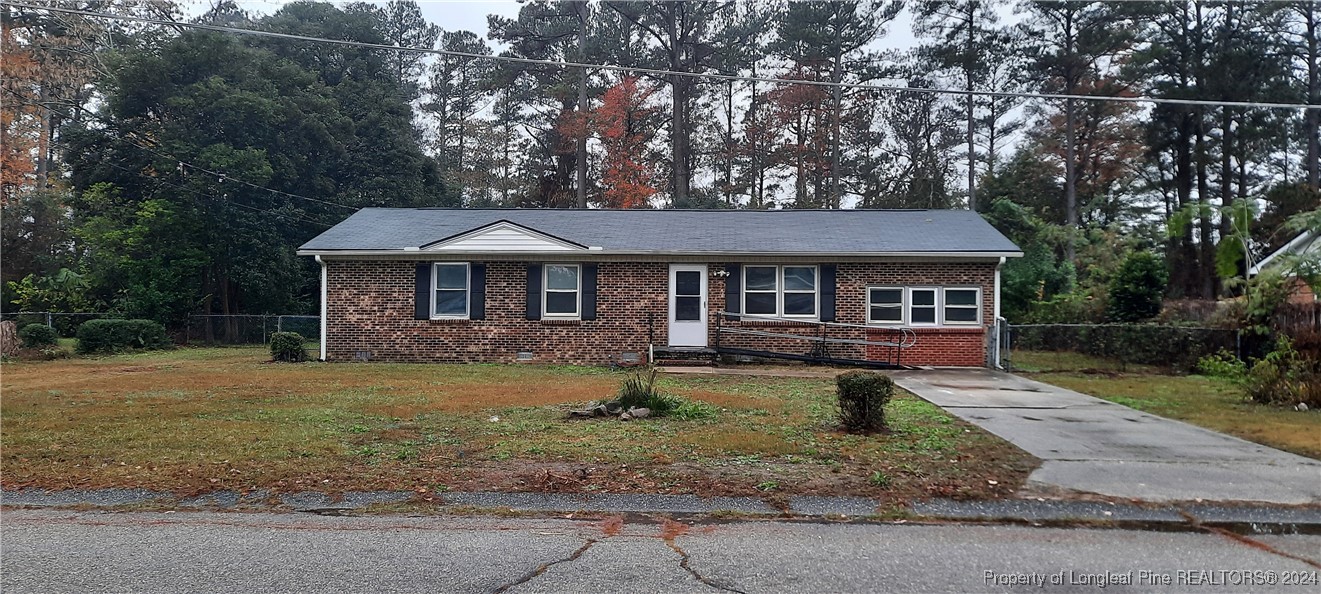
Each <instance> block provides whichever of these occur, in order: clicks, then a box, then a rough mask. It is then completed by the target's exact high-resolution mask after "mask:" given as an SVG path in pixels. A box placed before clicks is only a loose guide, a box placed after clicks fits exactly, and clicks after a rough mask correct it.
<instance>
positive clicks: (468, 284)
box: [431, 262, 472, 320]
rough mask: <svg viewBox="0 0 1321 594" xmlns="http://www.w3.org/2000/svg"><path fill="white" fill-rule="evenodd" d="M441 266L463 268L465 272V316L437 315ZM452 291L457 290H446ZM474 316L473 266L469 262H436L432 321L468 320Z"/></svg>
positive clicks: (432, 282)
mask: <svg viewBox="0 0 1321 594" xmlns="http://www.w3.org/2000/svg"><path fill="white" fill-rule="evenodd" d="M441 266H462V267H463V270H464V278H465V282H464V285H463V293H464V300H463V314H462V315H459V314H438V313H436V293H437V292H439V291H441V290H442V289H441V288H440V267H441ZM444 290H447V291H452V290H455V289H444ZM471 315H472V265H471V264H469V263H467V262H436V263H434V264H432V265H431V319H433V320H466V319H468V317H469V316H471Z"/></svg>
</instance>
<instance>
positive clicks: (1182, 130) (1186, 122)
mask: <svg viewBox="0 0 1321 594" xmlns="http://www.w3.org/2000/svg"><path fill="white" fill-rule="evenodd" d="M1192 127H1193V122H1192V113H1191V112H1185V113H1184V114H1182V116H1181V117H1180V118H1179V129H1178V131H1177V132H1176V138H1175V156H1174V160H1175V163H1174V183H1175V196H1176V197H1177V202H1178V204H1177V205H1176V206H1175V211H1176V212H1177V211H1179V210H1182V209H1184V208H1187V207H1188V205H1190V204H1192V199H1193V197H1192V195H1193V184H1194V179H1193V178H1194V177H1195V175H1194V173H1193V159H1192V150H1191V143H1192ZM1167 220H1168V219H1167ZM1177 253H1178V254H1179V256H1178V262H1176V263H1175V265H1174V266H1172V267H1171V268H1172V269H1173V270H1174V271H1175V272H1176V273H1177V274H1178V278H1179V285H1180V287H1181V290H1182V292H1183V296H1184V297H1192V296H1194V295H1196V294H1197V276H1198V275H1197V251H1196V246H1195V245H1194V244H1193V231H1192V226H1191V225H1189V226H1187V227H1186V228H1184V230H1183V233H1181V234H1180V235H1179V237H1178V250H1177Z"/></svg>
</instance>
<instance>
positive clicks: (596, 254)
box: [297, 249, 1023, 262]
mask: <svg viewBox="0 0 1321 594" xmlns="http://www.w3.org/2000/svg"><path fill="white" fill-rule="evenodd" d="M549 253H557V252H549ZM558 253H565V254H568V253H570V252H558ZM572 253H573V254H574V257H579V258H583V259H594V258H604V257H610V258H618V257H630V256H634V257H674V258H709V259H711V261H728V260H731V259H738V258H818V259H831V258H848V259H858V258H916V259H925V260H948V259H952V258H957V259H968V260H985V261H989V262H998V261H999V259H1000V258H1021V257H1022V256H1023V252H794V253H786V252H662V251H615V250H597V249H591V250H581V251H577V252H572ZM297 254H298V255H299V256H321V257H328V258H335V257H342V258H367V257H375V258H391V259H403V260H434V259H436V258H437V256H444V257H446V258H449V257H460V256H461V257H466V258H473V259H481V260H513V259H521V258H545V257H546V256H547V254H548V252H544V251H540V252H491V251H481V252H471V251H457V250H455V251H448V250H447V251H415V250H409V251H405V250H401V249H398V250H298V252H297Z"/></svg>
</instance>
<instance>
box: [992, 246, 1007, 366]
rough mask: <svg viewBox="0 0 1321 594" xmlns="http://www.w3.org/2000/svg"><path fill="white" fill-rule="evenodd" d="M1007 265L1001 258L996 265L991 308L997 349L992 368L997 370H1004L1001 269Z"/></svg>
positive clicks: (993, 356)
mask: <svg viewBox="0 0 1321 594" xmlns="http://www.w3.org/2000/svg"><path fill="white" fill-rule="evenodd" d="M1004 265H1005V257H1004V256H1000V261H999V262H997V263H996V264H995V297H994V301H992V303H993V305H992V306H991V309H992V312H993V314H994V316H995V348H994V349H992V358H991V366H992V367H994V368H996V369H1004V367H1003V366H1001V365H1000V342H1001V336H1000V333H1001V332H1003V331H1004V326H1003V325H1002V324H1001V323H1000V321H1001V320H1000V267H1001V266H1004Z"/></svg>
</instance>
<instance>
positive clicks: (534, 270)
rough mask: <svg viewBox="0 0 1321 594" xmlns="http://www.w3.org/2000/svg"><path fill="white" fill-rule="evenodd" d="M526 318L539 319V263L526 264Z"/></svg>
mask: <svg viewBox="0 0 1321 594" xmlns="http://www.w3.org/2000/svg"><path fill="white" fill-rule="evenodd" d="M527 319H529V320H540V319H541V264H532V263H528V265H527Z"/></svg>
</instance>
